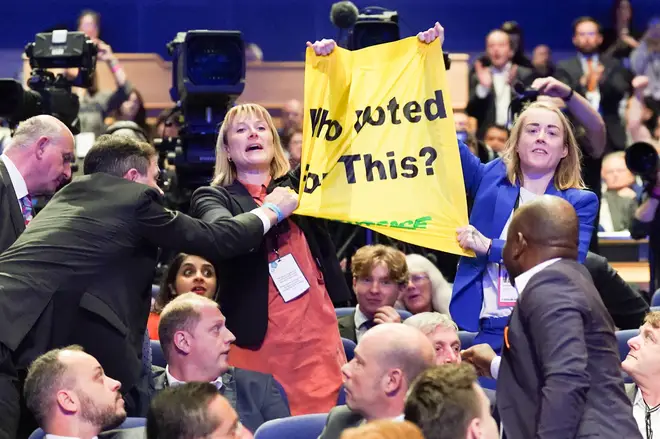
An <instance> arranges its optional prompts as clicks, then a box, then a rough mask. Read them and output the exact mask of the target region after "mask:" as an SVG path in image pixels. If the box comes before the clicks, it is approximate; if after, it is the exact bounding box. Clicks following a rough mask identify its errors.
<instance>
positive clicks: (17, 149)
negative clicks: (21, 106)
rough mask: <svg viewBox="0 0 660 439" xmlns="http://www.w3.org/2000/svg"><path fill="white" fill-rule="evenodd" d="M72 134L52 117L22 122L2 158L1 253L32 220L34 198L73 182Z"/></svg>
mask: <svg viewBox="0 0 660 439" xmlns="http://www.w3.org/2000/svg"><path fill="white" fill-rule="evenodd" d="M73 151H74V140H73V134H71V131H70V130H69V129H68V128H67V127H66V125H64V124H63V123H62V122H60V121H59V120H57V119H56V118H54V117H52V116H47V115H40V116H35V117H31V118H30V119H27V120H26V121H24V122H22V123H21V124H20V125H19V126H18V128H17V129H16V132H15V133H14V136H13V137H12V139H11V140H10V141H9V144H8V145H7V147H6V148H5V151H4V153H3V154H2V155H0V253H2V252H4V251H5V250H6V249H7V248H9V246H10V245H12V244H13V243H14V241H16V239H17V238H18V236H19V235H20V234H21V233H23V230H25V226H26V225H27V224H28V223H29V222H30V221H31V220H32V196H34V195H51V194H53V193H54V192H55V191H56V190H57V188H58V187H59V186H60V185H61V184H62V183H64V182H65V181H67V180H68V179H70V178H71V163H73V161H74V159H75V156H74V152H73Z"/></svg>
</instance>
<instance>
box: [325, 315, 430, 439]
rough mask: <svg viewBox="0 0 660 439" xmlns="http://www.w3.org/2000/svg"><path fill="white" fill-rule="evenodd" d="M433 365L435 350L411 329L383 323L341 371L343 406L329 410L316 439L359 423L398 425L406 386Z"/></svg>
mask: <svg viewBox="0 0 660 439" xmlns="http://www.w3.org/2000/svg"><path fill="white" fill-rule="evenodd" d="M434 363H435V349H434V348H433V345H432V344H431V342H430V341H429V340H428V339H427V338H426V336H425V335H424V334H423V333H422V332H421V331H420V330H418V329H417V328H413V327H411V326H407V325H401V324H398V323H384V324H382V325H378V326H376V327H374V328H373V329H371V330H369V332H367V333H366V334H365V335H364V337H363V338H362V339H361V340H360V343H358V345H357V348H355V357H354V358H353V360H351V361H350V362H349V363H348V364H346V365H344V367H343V368H342V372H343V374H344V388H345V391H346V405H341V406H337V407H335V408H333V409H332V410H330V413H328V418H327V420H326V424H325V428H324V429H323V432H322V433H321V435H320V436H319V439H338V438H339V436H341V432H342V431H344V429H346V428H349V427H354V426H356V425H358V424H360V423H361V422H370V421H375V420H379V419H395V420H403V405H404V400H405V397H406V394H407V393H408V389H409V388H410V385H411V384H412V382H413V380H414V379H415V378H416V377H417V375H419V374H420V373H421V372H422V371H424V370H425V369H427V368H429V367H431V366H433V364H434Z"/></svg>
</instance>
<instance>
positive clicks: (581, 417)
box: [464, 195, 640, 439]
mask: <svg viewBox="0 0 660 439" xmlns="http://www.w3.org/2000/svg"><path fill="white" fill-rule="evenodd" d="M577 237H578V218H577V215H576V213H575V211H574V209H573V207H572V206H571V205H570V204H569V203H568V202H566V201H565V200H563V199H561V198H559V197H553V196H547V195H544V196H542V197H540V198H538V199H536V200H535V201H533V202H531V203H528V204H526V205H524V206H523V207H521V208H520V209H518V211H517V212H516V213H515V214H514V216H513V220H512V221H511V225H510V226H509V232H508V235H507V241H506V244H505V247H504V251H503V259H504V263H505V265H506V268H507V271H508V272H509V274H510V276H511V279H513V282H514V285H515V287H516V288H517V289H518V291H519V293H520V295H519V298H518V301H517V304H516V307H515V308H514V310H513V313H512V315H511V319H510V320H509V324H508V326H507V329H506V330H505V332H504V334H505V337H504V347H503V350H502V357H501V367H499V360H497V361H493V358H492V357H491V358H490V359H489V361H485V362H481V361H474V358H472V357H471V356H469V355H464V359H466V360H468V361H471V362H473V363H475V364H476V365H477V367H478V368H479V369H480V370H481V371H482V372H485V373H486V374H491V373H492V375H493V376H496V378H497V408H498V411H499V415H500V418H501V420H502V425H503V426H504V432H505V433H506V437H507V438H508V439H526V438H557V439H560V438H568V437H571V438H581V437H588V436H589V437H592V436H598V437H601V438H612V439H615V438H617V439H618V438H626V439H628V438H631V439H632V438H639V437H640V436H639V431H638V430H637V426H636V425H635V422H634V420H633V418H632V410H631V405H630V401H629V400H628V398H627V397H626V394H625V392H624V388H623V378H622V377H621V367H620V360H619V352H618V344H617V340H616V337H615V335H614V324H613V322H612V319H611V317H610V316H609V314H608V313H607V310H606V309H605V306H604V305H603V301H602V300H601V298H600V296H599V294H598V291H596V288H595V287H594V285H593V282H592V280H591V277H590V276H589V272H588V271H587V270H586V269H585V268H584V267H583V266H582V265H581V264H579V263H578V262H577V257H578V249H577ZM497 358H498V359H499V357H497ZM489 371H490V372H491V373H488V372H489Z"/></svg>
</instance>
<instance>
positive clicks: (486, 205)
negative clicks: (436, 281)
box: [449, 142, 598, 332]
mask: <svg viewBox="0 0 660 439" xmlns="http://www.w3.org/2000/svg"><path fill="white" fill-rule="evenodd" d="M459 147H460V154H461V166H462V168H463V180H464V183H465V189H466V191H467V193H468V195H469V196H470V198H472V199H473V200H474V205H473V207H472V212H471V213H470V224H472V225H473V226H474V227H476V228H477V230H479V231H480V232H481V233H482V234H483V235H484V236H486V237H487V238H490V239H492V240H493V243H492V246H491V250H490V253H489V255H483V256H478V257H476V258H467V257H461V259H460V260H459V263H458V270H457V272H456V278H455V280H454V287H453V292H452V300H451V303H450V305H449V311H450V313H451V316H452V318H453V319H454V321H455V322H456V324H457V325H458V326H459V327H460V328H461V329H463V330H466V331H472V332H476V331H478V330H479V314H480V313H481V307H482V303H483V286H482V282H481V281H482V277H483V274H484V271H485V270H486V267H487V265H488V263H489V262H502V248H504V243H505V240H503V239H499V238H500V235H501V233H502V230H503V229H504V225H505V224H506V222H507V220H508V219H509V215H510V214H511V211H512V210H513V208H514V206H515V204H516V200H517V199H518V195H519V194H520V186H519V185H518V184H515V185H512V184H511V183H510V182H509V180H508V178H507V176H506V167H505V165H504V163H503V162H502V160H501V159H496V160H494V161H492V162H489V163H487V164H485V165H484V164H483V163H481V162H480V161H479V159H478V158H477V157H475V156H474V155H472V153H471V152H470V150H469V149H468V147H467V146H465V144H463V143H462V142H459ZM545 193H546V194H550V195H555V196H558V197H561V198H563V199H565V200H567V201H568V202H570V203H571V204H572V205H573V207H574V208H575V211H576V212H577V215H578V218H579V220H580V236H579V250H580V255H579V259H580V261H583V260H584V258H585V257H586V255H587V251H588V249H589V243H590V241H591V235H592V232H593V229H594V226H593V223H594V218H595V217H596V213H597V212H598V198H597V197H596V194H594V193H593V192H589V191H585V190H580V189H567V190H558V189H557V188H555V186H554V184H553V183H550V184H549V185H548V188H547V189H546V191H545Z"/></svg>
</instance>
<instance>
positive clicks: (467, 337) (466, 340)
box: [458, 331, 477, 349]
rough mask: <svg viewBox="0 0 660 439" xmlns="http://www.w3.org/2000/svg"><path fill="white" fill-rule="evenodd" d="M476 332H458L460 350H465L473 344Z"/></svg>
mask: <svg viewBox="0 0 660 439" xmlns="http://www.w3.org/2000/svg"><path fill="white" fill-rule="evenodd" d="M476 336H477V333H476V332H468V331H458V339H459V340H460V341H461V349H467V348H469V347H470V346H472V345H473V344H474V337H476Z"/></svg>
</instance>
